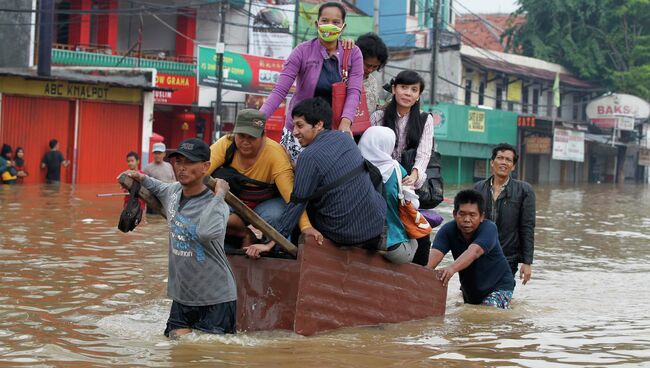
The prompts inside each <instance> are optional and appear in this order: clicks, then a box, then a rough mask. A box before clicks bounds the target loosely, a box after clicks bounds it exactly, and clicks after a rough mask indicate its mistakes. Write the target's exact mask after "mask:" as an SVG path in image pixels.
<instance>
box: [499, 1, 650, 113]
mask: <svg viewBox="0 0 650 368" xmlns="http://www.w3.org/2000/svg"><path fill="white" fill-rule="evenodd" d="M519 4H520V7H519V9H518V10H517V11H516V12H515V13H513V16H521V15H524V14H525V16H526V22H524V23H521V24H518V25H514V26H512V27H510V28H509V29H508V30H506V32H505V33H504V35H503V38H504V39H507V40H508V45H507V48H508V50H509V51H515V52H520V53H523V54H524V55H527V56H532V57H536V58H540V59H544V60H549V61H552V62H555V63H558V64H561V65H564V66H566V67H567V68H569V69H570V70H572V72H574V73H575V74H576V75H578V76H579V77H581V78H583V79H587V80H589V81H592V82H595V83H597V84H599V85H603V86H607V87H609V88H611V89H612V90H615V91H617V92H625V93H630V94H634V95H638V96H640V97H642V98H644V99H646V100H650V86H649V85H648V82H649V81H650V20H649V19H650V0H519Z"/></svg>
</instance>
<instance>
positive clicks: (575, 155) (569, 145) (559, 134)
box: [552, 128, 585, 162]
mask: <svg viewBox="0 0 650 368" xmlns="http://www.w3.org/2000/svg"><path fill="white" fill-rule="evenodd" d="M552 157H553V159H554V160H568V161H577V162H584V160H585V133H584V132H578V131H575V130H568V129H560V128H555V131H554V132H553V156H552Z"/></svg>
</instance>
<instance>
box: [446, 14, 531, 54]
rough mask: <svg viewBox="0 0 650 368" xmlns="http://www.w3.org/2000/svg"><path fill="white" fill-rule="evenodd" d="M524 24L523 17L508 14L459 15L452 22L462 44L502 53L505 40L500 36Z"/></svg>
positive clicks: (524, 19)
mask: <svg viewBox="0 0 650 368" xmlns="http://www.w3.org/2000/svg"><path fill="white" fill-rule="evenodd" d="M524 22H526V18H525V17H523V16H516V17H513V16H511V15H509V14H460V15H458V16H457V17H456V20H455V21H454V29H455V30H456V32H458V33H460V34H461V35H462V39H463V43H466V44H469V45H473V46H476V47H480V48H483V49H488V50H493V51H504V50H505V45H506V44H507V39H504V40H503V42H501V35H502V34H503V33H504V31H505V30H506V29H508V28H510V27H512V26H513V25H520V24H523V23H524Z"/></svg>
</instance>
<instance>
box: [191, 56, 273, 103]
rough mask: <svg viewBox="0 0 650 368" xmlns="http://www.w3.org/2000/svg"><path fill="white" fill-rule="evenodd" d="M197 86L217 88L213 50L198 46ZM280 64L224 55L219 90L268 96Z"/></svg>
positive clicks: (261, 58)
mask: <svg viewBox="0 0 650 368" xmlns="http://www.w3.org/2000/svg"><path fill="white" fill-rule="evenodd" d="M198 55H199V57H198V65H197V70H198V83H199V85H200V86H206V87H216V86H217V77H216V70H217V64H216V59H217V55H216V54H215V49H214V47H206V46H199V52H198ZM283 62H284V61H283V60H281V59H274V58H268V57H262V56H255V55H248V54H240V53H236V52H230V51H226V52H225V53H224V58H223V83H222V88H223V89H227V90H231V91H240V92H246V93H251V94H258V95H268V94H269V93H271V91H272V90H273V87H275V84H276V83H277V82H278V78H279V77H280V72H281V71H282V66H283Z"/></svg>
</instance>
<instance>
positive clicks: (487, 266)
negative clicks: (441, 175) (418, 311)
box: [427, 190, 515, 309]
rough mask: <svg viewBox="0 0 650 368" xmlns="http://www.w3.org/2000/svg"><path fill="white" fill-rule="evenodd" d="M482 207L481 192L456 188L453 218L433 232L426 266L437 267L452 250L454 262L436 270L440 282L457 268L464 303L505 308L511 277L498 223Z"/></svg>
mask: <svg viewBox="0 0 650 368" xmlns="http://www.w3.org/2000/svg"><path fill="white" fill-rule="evenodd" d="M483 208H484V207H483V196H482V195H481V193H479V192H477V191H475V190H463V191H460V192H458V194H457V195H456V197H455V198H454V212H453V214H454V221H450V222H448V223H446V224H445V225H444V226H443V227H441V228H440V230H439V231H438V233H437V234H436V237H435V239H434V241H433V245H432V249H431V254H430V255H429V263H428V264H427V268H430V269H434V268H436V267H437V266H438V264H439V263H440V261H442V259H443V257H444V256H445V254H447V252H449V251H450V250H451V254H452V255H453V257H454V262H453V263H452V264H451V265H449V266H447V267H445V268H442V269H439V270H437V277H438V280H441V281H442V284H443V286H447V283H448V282H449V279H451V277H452V276H453V275H454V274H455V273H456V272H458V273H459V277H460V285H461V289H462V291H463V299H464V300H465V303H469V304H484V305H490V306H493V307H497V308H503V309H507V308H508V307H509V306H510V300H511V299H512V291H513V290H514V287H515V285H514V278H513V277H512V271H510V266H509V265H508V261H507V260H506V257H505V256H504V255H503V251H502V250H501V245H500V244H499V236H498V232H497V227H496V225H495V224H494V222H492V221H490V220H485V214H484V213H483Z"/></svg>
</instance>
